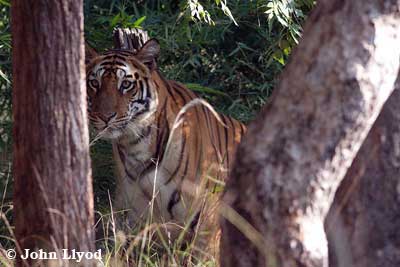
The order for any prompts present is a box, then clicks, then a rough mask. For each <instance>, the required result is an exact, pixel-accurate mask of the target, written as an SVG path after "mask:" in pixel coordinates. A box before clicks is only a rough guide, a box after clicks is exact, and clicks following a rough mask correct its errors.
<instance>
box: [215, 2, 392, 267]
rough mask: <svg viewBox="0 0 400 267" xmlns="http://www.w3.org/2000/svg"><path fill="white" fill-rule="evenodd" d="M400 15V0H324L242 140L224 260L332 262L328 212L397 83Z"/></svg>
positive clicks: (225, 224) (229, 198) (230, 188)
mask: <svg viewBox="0 0 400 267" xmlns="http://www.w3.org/2000/svg"><path fill="white" fill-rule="evenodd" d="M399 24H400V14H399V2H398V0H387V1H383V0H382V1H373V0H366V1H354V0H342V1H340V0H336V1H328V0H325V1H318V4H317V6H316V8H315V10H314V11H313V13H312V14H311V16H310V18H309V19H308V21H307V24H306V26H305V30H304V38H303V40H302V41H301V42H300V44H299V46H298V47H297V49H296V51H295V52H294V54H293V55H292V60H291V62H290V63H289V64H288V66H287V67H286V70H285V71H284V73H283V75H282V79H281V81H280V83H279V84H278V87H277V89H276V90H275V93H274V96H273V99H272V101H271V103H269V104H268V105H267V106H266V107H265V108H264V109H263V110H262V112H261V114H260V115H259V116H258V118H257V119H256V121H255V122H253V123H252V124H251V125H250V126H249V131H248V134H247V135H246V136H245V138H244V140H243V142H242V144H241V145H240V147H239V149H238V153H237V159H236V164H235V167H234V169H233V171H232V173H231V175H230V176H231V179H230V180H229V182H228V184H227V188H226V193H225V196H224V200H225V202H226V204H227V206H231V207H232V208H233V211H232V210H230V209H227V208H226V209H223V210H222V212H223V215H224V216H225V218H228V219H229V220H227V219H223V221H222V244H221V264H222V266H224V267H227V266H229V267H232V266H243V267H244V266H251V267H256V266H284V267H291V266H318V267H320V266H327V261H328V260H327V258H328V257H327V254H328V252H327V242H326V238H325V234H324V227H323V220H324V218H325V216H326V214H327V212H328V209H329V207H330V205H331V203H332V201H333V197H334V193H335V191H336V189H337V187H338V185H339V183H340V181H341V180H342V179H343V177H344V175H345V173H346V171H347V169H348V167H349V166H350V164H351V162H352V160H353V159H354V157H355V155H356V153H357V151H358V149H359V148H360V146H361V143H362V142H363V140H364V139H365V137H366V135H367V133H368V131H369V130H370V128H371V126H372V124H373V123H374V121H375V119H376V117H377V116H378V114H379V111H380V109H381V108H382V105H383V103H384V102H385V101H386V99H387V97H388V96H389V95H390V93H391V92H392V91H393V87H394V82H395V79H396V77H397V75H398V69H399V56H400V50H399V49H398V47H400V32H399V31H400V28H399V27H398V25H399ZM238 215H240V216H238ZM243 218H244V219H245V220H243ZM246 221H247V222H248V223H249V224H248V223H246ZM250 240H251V241H250Z"/></svg>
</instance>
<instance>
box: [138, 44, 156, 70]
mask: <svg viewBox="0 0 400 267" xmlns="http://www.w3.org/2000/svg"><path fill="white" fill-rule="evenodd" d="M159 54H160V44H159V43H158V41H157V39H154V38H153V39H150V40H148V41H147V42H146V43H145V44H144V45H143V46H142V47H141V48H140V50H139V51H138V52H137V54H136V58H137V59H139V60H140V62H142V63H144V64H145V65H146V66H147V67H149V69H150V70H153V69H154V68H155V67H156V60H157V57H158V55H159Z"/></svg>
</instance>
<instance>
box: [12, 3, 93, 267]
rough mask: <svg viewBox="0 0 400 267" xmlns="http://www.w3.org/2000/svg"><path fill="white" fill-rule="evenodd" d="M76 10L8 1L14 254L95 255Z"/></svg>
mask: <svg viewBox="0 0 400 267" xmlns="http://www.w3.org/2000/svg"><path fill="white" fill-rule="evenodd" d="M82 8H83V7H82V0H63V1H46V0H15V1H13V2H12V7H11V15H12V36H13V116H14V128H13V136H14V149H13V153H14V154H13V161H14V163H13V176H14V220H15V236H16V241H17V242H18V248H19V250H24V249H31V250H37V249H40V248H42V249H46V250H48V251H56V250H58V249H61V248H65V249H76V250H78V251H94V238H93V231H92V227H93V195H92V183H91V171H90V159H89V145H88V129H87V117H86V88H85V73H84V45H83V12H82ZM20 252H21V251H20ZM43 264H46V265H47V264H48V262H44V263H43ZM21 265H23V262H22V261H21V260H17V266H21ZM26 265H27V266H33V264H31V262H30V261H28V263H27V264H26Z"/></svg>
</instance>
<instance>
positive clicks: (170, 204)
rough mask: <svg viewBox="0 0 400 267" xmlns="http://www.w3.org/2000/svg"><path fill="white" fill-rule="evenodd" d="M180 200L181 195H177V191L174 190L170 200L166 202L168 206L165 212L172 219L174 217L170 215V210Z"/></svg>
mask: <svg viewBox="0 0 400 267" xmlns="http://www.w3.org/2000/svg"><path fill="white" fill-rule="evenodd" d="M180 200H181V194H180V193H179V191H178V190H175V191H174V192H173V193H172V195H171V198H170V199H169V201H168V206H167V211H168V213H169V214H170V215H171V218H172V219H173V218H174V215H173V214H172V208H173V207H174V206H175V205H176V204H177V203H178V202H179V201H180Z"/></svg>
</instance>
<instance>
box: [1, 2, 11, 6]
mask: <svg viewBox="0 0 400 267" xmlns="http://www.w3.org/2000/svg"><path fill="white" fill-rule="evenodd" d="M0 5H5V6H8V7H10V6H11V5H10V1H7V0H0Z"/></svg>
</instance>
